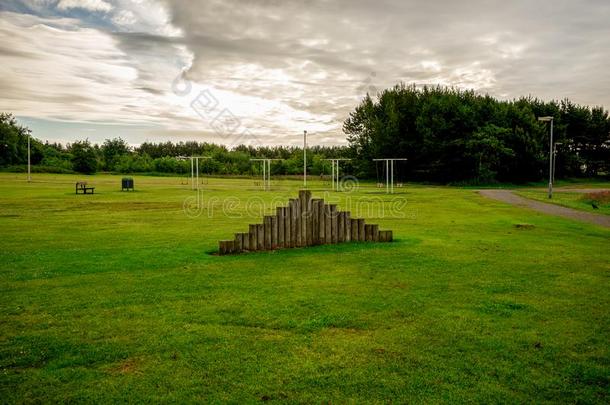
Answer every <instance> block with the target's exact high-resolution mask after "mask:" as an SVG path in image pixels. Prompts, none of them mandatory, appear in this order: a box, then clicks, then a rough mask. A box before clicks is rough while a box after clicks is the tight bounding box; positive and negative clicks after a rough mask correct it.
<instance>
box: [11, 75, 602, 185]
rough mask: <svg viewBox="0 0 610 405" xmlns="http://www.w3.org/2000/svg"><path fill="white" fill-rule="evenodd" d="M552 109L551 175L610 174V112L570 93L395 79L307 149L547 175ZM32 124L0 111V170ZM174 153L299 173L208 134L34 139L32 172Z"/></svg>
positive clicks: (416, 165)
mask: <svg viewBox="0 0 610 405" xmlns="http://www.w3.org/2000/svg"><path fill="white" fill-rule="evenodd" d="M542 116H551V117H553V126H554V138H555V142H556V145H555V147H556V151H557V152H556V157H557V158H556V177H557V178H562V177H581V176H587V177H591V176H596V175H607V174H608V173H609V172H610V118H609V116H608V111H606V110H604V109H603V108H602V107H593V108H591V107H587V106H581V105H577V104H574V103H572V102H571V101H569V100H562V101H560V102H557V101H550V102H545V101H542V100H539V99H537V98H533V97H522V98H519V99H516V100H511V101H500V100H497V99H495V98H493V97H491V96H489V95H480V94H477V93H475V92H474V91H464V90H458V89H453V88H445V87H423V88H417V87H415V86H406V85H404V84H400V85H397V86H395V87H393V88H390V89H386V90H384V91H382V92H381V93H379V94H378V95H377V96H376V97H374V98H373V97H371V96H369V95H367V96H366V97H365V98H364V99H363V100H362V101H361V103H360V104H359V105H358V106H356V108H355V109H354V110H353V111H352V112H351V113H350V114H349V117H348V118H347V119H346V121H345V122H344V125H343V131H344V132H345V134H346V136H347V140H348V145H347V146H336V147H321V146H314V147H311V148H309V149H308V173H310V174H312V175H321V174H329V173H330V163H329V162H328V161H326V160H325V159H328V158H349V159H352V160H351V161H346V162H344V163H343V164H342V171H343V173H350V174H353V175H355V176H357V177H359V178H369V179H371V178H375V177H376V178H377V179H378V180H382V179H383V178H385V165H384V164H380V163H375V162H373V159H377V158H406V159H407V161H405V162H400V164H398V165H397V166H396V167H395V177H396V178H398V179H400V181H402V180H415V181H431V182H442V183H451V182H465V183H493V182H515V183H519V182H527V181H537V180H541V179H544V178H545V177H546V176H547V174H548V156H549V125H548V123H545V122H541V121H539V120H538V119H537V118H538V117H542ZM29 135H30V131H29V129H28V128H26V127H24V126H21V125H19V124H18V123H17V121H16V119H15V117H13V116H12V115H11V114H8V113H0V168H3V170H25V167H24V165H25V164H26V163H27V137H28V136H29ZM180 156H209V157H211V158H212V159H209V160H202V161H200V172H201V173H209V174H221V175H255V174H258V173H260V163H259V162H252V161H251V160H250V159H252V158H263V157H265V158H273V159H283V160H282V161H277V162H273V164H272V166H271V170H272V173H273V174H274V175H298V174H301V173H302V171H303V150H302V148H298V147H284V146H274V147H267V146H261V147H252V146H244V145H241V146H237V147H235V148H233V149H228V148H227V147H225V146H222V145H216V144H212V143H206V142H178V143H173V142H160V143H153V142H145V143H143V144H141V145H140V146H138V147H130V145H129V144H128V143H127V142H126V141H125V140H123V139H121V138H120V137H116V138H114V139H106V140H105V141H104V142H103V143H102V144H101V145H98V144H92V143H90V142H89V141H88V140H81V141H75V142H73V143H71V144H68V145H61V144H59V143H49V142H44V143H43V142H42V141H40V140H38V139H36V138H34V137H32V139H31V161H32V164H33V165H34V166H33V170H34V171H40V172H59V173H70V172H78V173H88V174H92V173H96V172H97V171H107V172H117V173H151V174H155V173H158V174H164V173H168V174H188V173H190V162H189V161H188V160H179V159H176V158H177V157H180Z"/></svg>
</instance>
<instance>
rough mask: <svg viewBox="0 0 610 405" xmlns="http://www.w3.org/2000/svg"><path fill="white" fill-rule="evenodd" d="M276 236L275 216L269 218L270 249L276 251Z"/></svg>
mask: <svg viewBox="0 0 610 405" xmlns="http://www.w3.org/2000/svg"><path fill="white" fill-rule="evenodd" d="M277 234H278V226H277V216H276V215H273V216H271V249H273V250H275V249H277V245H278V243H277Z"/></svg>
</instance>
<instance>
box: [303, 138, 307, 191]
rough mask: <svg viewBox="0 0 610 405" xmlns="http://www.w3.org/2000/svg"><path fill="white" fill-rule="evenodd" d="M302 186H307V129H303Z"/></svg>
mask: <svg viewBox="0 0 610 405" xmlns="http://www.w3.org/2000/svg"><path fill="white" fill-rule="evenodd" d="M303 187H304V188H307V131H303Z"/></svg>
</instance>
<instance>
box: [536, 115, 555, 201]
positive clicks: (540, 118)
mask: <svg viewBox="0 0 610 405" xmlns="http://www.w3.org/2000/svg"><path fill="white" fill-rule="evenodd" d="M538 121H542V122H550V123H551V139H550V142H549V198H553V117H551V116H546V117H538Z"/></svg>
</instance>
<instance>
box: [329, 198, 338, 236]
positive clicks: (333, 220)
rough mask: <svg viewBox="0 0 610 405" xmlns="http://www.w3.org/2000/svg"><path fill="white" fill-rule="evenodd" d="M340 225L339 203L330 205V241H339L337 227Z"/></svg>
mask: <svg viewBox="0 0 610 405" xmlns="http://www.w3.org/2000/svg"><path fill="white" fill-rule="evenodd" d="M338 226H339V220H338V215H337V205H336V204H331V205H330V239H331V241H330V243H337V228H338Z"/></svg>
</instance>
